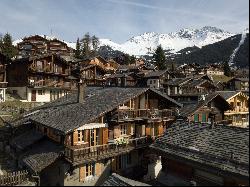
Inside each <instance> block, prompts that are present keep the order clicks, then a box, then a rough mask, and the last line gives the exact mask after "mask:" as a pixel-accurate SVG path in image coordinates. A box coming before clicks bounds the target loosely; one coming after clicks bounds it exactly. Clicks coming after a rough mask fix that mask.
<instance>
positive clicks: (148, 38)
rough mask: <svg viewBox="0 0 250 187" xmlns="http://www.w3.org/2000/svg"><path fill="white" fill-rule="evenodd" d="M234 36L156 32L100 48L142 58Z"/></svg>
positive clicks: (212, 31)
mask: <svg viewBox="0 0 250 187" xmlns="http://www.w3.org/2000/svg"><path fill="white" fill-rule="evenodd" d="M233 35H235V34H232V33H229V32H226V31H223V30H221V29H218V28H216V27H210V26H206V27H203V28H201V29H182V30H180V31H178V32H175V33H169V34H158V33H155V32H150V33H144V34H142V35H140V36H135V37H132V38H130V39H129V40H128V41H126V42H125V43H122V44H118V43H115V42H113V41H111V40H110V39H100V46H109V47H110V48H112V49H113V50H114V51H121V52H123V53H127V54H129V55H136V56H142V55H148V54H150V53H153V52H154V51H155V49H156V48H157V46H159V45H161V46H162V47H163V49H164V50H169V51H170V52H171V53H176V52H178V51H180V50H181V49H184V48H187V47H193V46H197V47H199V48H201V47H203V46H206V45H208V44H213V43H215V42H218V41H221V40H224V39H226V38H229V37H231V36H233ZM41 36H43V35H41ZM46 38H48V39H53V38H56V37H54V36H46ZM20 41H22V40H16V41H14V44H15V45H16V44H17V43H18V42H20ZM62 41H63V40H62ZM64 42H65V43H67V44H68V46H69V47H72V48H74V49H75V46H76V44H75V43H74V42H66V41H64Z"/></svg>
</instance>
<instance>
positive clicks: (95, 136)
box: [89, 129, 99, 147]
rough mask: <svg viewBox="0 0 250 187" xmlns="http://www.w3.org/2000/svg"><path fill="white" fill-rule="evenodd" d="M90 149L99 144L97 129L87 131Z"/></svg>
mask: <svg viewBox="0 0 250 187" xmlns="http://www.w3.org/2000/svg"><path fill="white" fill-rule="evenodd" d="M89 136H90V138H89V140H90V142H89V143H90V147H93V146H97V145H98V144H99V129H91V130H89Z"/></svg>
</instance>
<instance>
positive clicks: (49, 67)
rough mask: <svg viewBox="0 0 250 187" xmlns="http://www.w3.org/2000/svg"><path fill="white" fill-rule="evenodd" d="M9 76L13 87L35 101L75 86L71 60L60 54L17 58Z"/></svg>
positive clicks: (54, 96)
mask: <svg viewBox="0 0 250 187" xmlns="http://www.w3.org/2000/svg"><path fill="white" fill-rule="evenodd" d="M7 80H8V82H9V86H8V87H9V89H10V91H12V92H13V93H14V94H18V95H19V96H20V97H21V98H22V99H25V100H28V101H35V102H49V101H52V100H55V99H57V98H59V97H61V96H63V95H65V94H67V92H69V91H70V90H72V89H76V80H75V79H72V78H71V67H70V64H68V63H66V62H65V61H63V60H62V59H61V58H60V56H58V55H41V56H34V57H30V58H25V59H20V60H16V61H14V62H12V63H11V64H10V65H9V66H8V74H7ZM26 88H27V89H26ZM39 98H40V99H39Z"/></svg>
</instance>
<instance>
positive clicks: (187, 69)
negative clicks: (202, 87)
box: [176, 63, 200, 77]
mask: <svg viewBox="0 0 250 187" xmlns="http://www.w3.org/2000/svg"><path fill="white" fill-rule="evenodd" d="M199 67H200V65H199V64H196V63H193V64H184V65H181V66H179V67H177V69H176V73H180V74H183V75H185V76H186V77H188V76H193V75H197V74H198V72H199V71H198V68H199Z"/></svg>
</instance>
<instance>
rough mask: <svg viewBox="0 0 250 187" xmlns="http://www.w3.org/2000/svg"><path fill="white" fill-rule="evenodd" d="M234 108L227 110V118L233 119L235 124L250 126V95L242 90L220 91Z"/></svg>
mask: <svg viewBox="0 0 250 187" xmlns="http://www.w3.org/2000/svg"><path fill="white" fill-rule="evenodd" d="M217 93H219V94H220V95H221V96H223V97H224V98H225V99H226V100H227V102H228V103H229V104H230V105H231V107H232V109H231V110H227V111H225V119H227V120H231V123H232V125H233V126H238V127H248V126H249V97H248V96H247V95H246V94H244V93H242V92H240V91H220V92H217Z"/></svg>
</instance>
